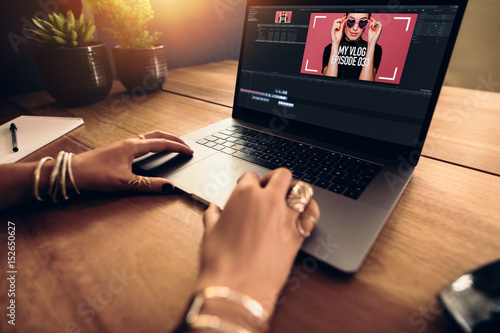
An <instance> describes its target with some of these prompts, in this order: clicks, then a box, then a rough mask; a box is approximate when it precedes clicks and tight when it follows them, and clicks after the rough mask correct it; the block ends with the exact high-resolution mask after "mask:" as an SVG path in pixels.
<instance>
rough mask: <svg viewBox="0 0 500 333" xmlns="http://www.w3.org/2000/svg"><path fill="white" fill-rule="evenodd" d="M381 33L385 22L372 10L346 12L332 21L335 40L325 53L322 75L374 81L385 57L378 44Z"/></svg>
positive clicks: (332, 34)
mask: <svg viewBox="0 0 500 333" xmlns="http://www.w3.org/2000/svg"><path fill="white" fill-rule="evenodd" d="M365 30H368V32H367V33H366V40H364V39H363V38H362V36H363V34H364V32H365ZM381 33H382V24H381V23H380V22H379V21H377V20H375V19H374V18H373V17H372V16H371V14H369V13H346V14H345V16H344V17H342V18H338V19H336V20H335V21H333V26H332V30H331V39H332V43H331V44H329V45H328V46H326V47H325V50H324V52H323V75H325V76H334V77H339V78H348V79H358V80H366V81H374V80H375V75H376V74H377V70H378V67H379V65H380V61H381V59H382V47H381V46H380V45H378V44H377V41H378V39H379V37H380V34H381Z"/></svg>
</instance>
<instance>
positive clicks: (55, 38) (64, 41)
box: [52, 36, 68, 45]
mask: <svg viewBox="0 0 500 333" xmlns="http://www.w3.org/2000/svg"><path fill="white" fill-rule="evenodd" d="M52 38H54V40H55V41H56V42H57V43H59V44H61V45H66V44H68V42H67V41H66V40H65V39H63V38H61V37H58V36H52Z"/></svg>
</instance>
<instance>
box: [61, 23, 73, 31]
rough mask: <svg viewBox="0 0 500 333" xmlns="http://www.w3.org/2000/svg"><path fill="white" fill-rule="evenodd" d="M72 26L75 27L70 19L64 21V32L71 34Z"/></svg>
mask: <svg viewBox="0 0 500 333" xmlns="http://www.w3.org/2000/svg"><path fill="white" fill-rule="evenodd" d="M72 27H73V26H72V25H71V23H70V22H69V21H68V20H66V21H64V27H63V32H64V33H65V34H69V33H70V32H71V28H72Z"/></svg>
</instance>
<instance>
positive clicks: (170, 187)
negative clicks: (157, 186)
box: [161, 183, 174, 193]
mask: <svg viewBox="0 0 500 333" xmlns="http://www.w3.org/2000/svg"><path fill="white" fill-rule="evenodd" d="M161 190H162V192H163V193H174V186H173V185H172V184H169V183H166V184H163V185H162V187H161Z"/></svg>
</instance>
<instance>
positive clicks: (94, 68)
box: [34, 43, 113, 106]
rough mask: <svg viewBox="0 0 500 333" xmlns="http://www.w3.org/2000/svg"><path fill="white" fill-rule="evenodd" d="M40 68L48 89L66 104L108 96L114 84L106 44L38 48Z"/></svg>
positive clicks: (37, 57) (37, 56)
mask: <svg viewBox="0 0 500 333" xmlns="http://www.w3.org/2000/svg"><path fill="white" fill-rule="evenodd" d="M34 54H35V59H36V62H37V66H38V72H39V74H40V78H41V80H42V83H43V86H44V87H45V89H46V90H47V92H48V93H49V94H50V95H51V96H52V97H53V98H54V99H55V100H56V101H57V102H58V103H60V104H62V105H65V106H83V105H89V104H93V103H96V102H99V101H101V100H103V99H105V98H106V97H107V96H108V94H109V91H110V90H111V85H112V84H113V73H112V71H111V66H110V63H109V58H108V53H107V51H106V46H105V45H104V44H103V43H95V44H92V45H90V46H80V47H72V48H64V47H60V48H48V47H37V48H35V49H34Z"/></svg>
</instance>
